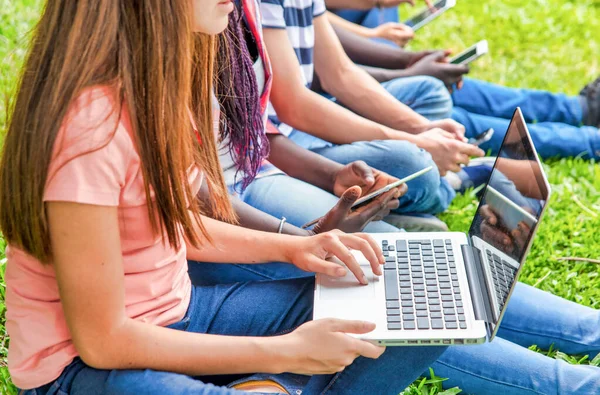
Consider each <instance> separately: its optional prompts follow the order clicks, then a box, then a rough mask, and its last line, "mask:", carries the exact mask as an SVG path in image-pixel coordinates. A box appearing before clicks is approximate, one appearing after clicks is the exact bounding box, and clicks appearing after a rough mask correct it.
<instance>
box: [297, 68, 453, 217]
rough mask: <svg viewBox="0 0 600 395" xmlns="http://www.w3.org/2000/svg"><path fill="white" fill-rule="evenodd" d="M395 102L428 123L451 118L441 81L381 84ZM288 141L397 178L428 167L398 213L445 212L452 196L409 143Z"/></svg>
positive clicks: (422, 79) (425, 79)
mask: <svg viewBox="0 0 600 395" xmlns="http://www.w3.org/2000/svg"><path fill="white" fill-rule="evenodd" d="M383 85H384V86H385V87H386V88H387V89H388V90H390V91H393V92H394V93H395V94H394V96H396V97H397V98H399V99H401V101H402V102H404V103H407V104H408V105H410V106H411V107H412V108H414V109H415V111H417V112H419V113H420V114H421V115H423V116H426V117H428V118H430V119H441V118H446V117H449V116H450V113H451V110H452V101H451V98H450V95H449V93H448V90H447V89H446V88H445V87H444V84H443V83H441V81H439V80H436V79H435V78H431V77H411V78H405V79H396V80H393V81H389V82H386V83H384V84H383ZM289 137H290V139H291V140H292V141H294V142H295V143H296V144H298V145H300V146H302V147H304V148H306V149H310V150H312V151H313V152H316V153H318V154H320V155H323V156H325V157H327V158H329V159H331V160H333V161H335V162H338V163H342V164H348V163H351V162H353V161H356V160H362V161H365V162H366V163H367V164H368V165H369V166H371V167H373V168H375V169H378V170H381V171H383V172H385V173H388V174H390V175H392V176H394V177H397V178H403V177H406V176H408V175H410V174H412V173H414V172H416V171H418V170H421V169H423V168H425V167H427V166H433V167H434V170H433V171H430V172H429V173H427V174H425V175H423V176H421V177H419V178H416V179H414V180H412V181H410V182H408V184H407V185H408V193H407V194H406V195H405V196H403V197H402V198H401V199H400V207H399V208H398V210H396V212H397V213H420V214H437V213H440V212H442V211H444V210H445V209H446V208H448V206H449V205H450V203H451V202H452V199H454V196H455V192H454V190H453V189H452V188H451V187H450V185H449V184H448V183H447V182H446V180H444V179H442V178H440V175H439V172H438V171H437V166H436V165H435V163H434V162H433V160H432V159H431V155H430V154H429V153H428V152H426V151H424V150H422V149H419V148H418V147H417V146H415V145H414V144H412V143H408V142H406V141H399V140H378V141H359V142H355V143H352V144H344V145H335V144H333V143H330V142H327V141H325V140H322V139H320V138H318V137H315V136H312V135H309V134H307V133H304V132H300V131H298V130H294V131H292V133H291V134H290V136H289Z"/></svg>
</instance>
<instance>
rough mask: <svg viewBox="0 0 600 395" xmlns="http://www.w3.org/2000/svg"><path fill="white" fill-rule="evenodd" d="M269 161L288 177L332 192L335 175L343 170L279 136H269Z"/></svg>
mask: <svg viewBox="0 0 600 395" xmlns="http://www.w3.org/2000/svg"><path fill="white" fill-rule="evenodd" d="M268 137H269V142H270V145H271V151H270V153H269V161H270V162H271V163H273V164H274V165H275V166H277V167H278V168H279V169H281V170H283V171H284V172H285V173H287V174H288V175H289V176H291V177H294V178H297V179H299V180H302V181H304V182H307V183H309V184H312V185H315V186H317V187H319V188H321V189H323V190H325V191H328V192H333V184H334V182H335V175H336V173H337V172H338V171H339V170H340V169H342V168H343V166H342V165H341V164H339V163H337V162H334V161H332V160H330V159H327V158H326V157H324V156H322V155H319V154H315V153H314V152H312V151H309V150H307V149H305V148H302V147H300V146H299V145H298V144H296V143H294V142H293V141H292V140H290V139H289V138H287V137H286V136H284V135H281V134H269V135H268Z"/></svg>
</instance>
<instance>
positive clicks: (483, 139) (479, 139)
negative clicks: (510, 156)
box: [469, 128, 494, 147]
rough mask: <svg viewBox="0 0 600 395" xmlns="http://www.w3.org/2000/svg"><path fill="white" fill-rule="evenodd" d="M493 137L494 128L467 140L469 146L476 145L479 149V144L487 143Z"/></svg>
mask: <svg viewBox="0 0 600 395" xmlns="http://www.w3.org/2000/svg"><path fill="white" fill-rule="evenodd" d="M493 135H494V128H489V129H488V130H486V131H485V132H483V133H481V134H478V135H477V136H475V137H473V138H471V139H469V144H473V145H476V146H478V147H479V146H480V145H481V144H483V143H487V142H488V141H490V140H491V139H492V136H493Z"/></svg>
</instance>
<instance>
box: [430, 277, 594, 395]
mask: <svg viewBox="0 0 600 395" xmlns="http://www.w3.org/2000/svg"><path fill="white" fill-rule="evenodd" d="M534 344H535V345H537V346H538V347H540V348H542V349H549V348H550V346H554V347H555V348H557V349H559V350H560V351H563V352H566V353H569V354H576V355H577V354H588V355H590V358H593V357H594V356H595V355H596V354H598V352H599V351H600V313H599V312H598V311H597V310H594V309H591V308H589V307H585V306H582V305H579V304H576V303H574V302H569V301H567V300H565V299H562V298H559V297H557V296H554V295H551V294H549V293H547V292H544V291H541V290H539V289H537V288H534V287H531V286H529V285H525V284H522V283H518V284H517V286H516V288H515V291H514V292H513V295H512V297H511V299H510V301H509V303H508V307H507V311H506V313H505V315H504V319H503V320H502V323H501V325H500V329H499V331H498V337H497V338H496V339H494V341H493V342H491V343H489V344H485V345H482V346H474V347H452V348H450V349H449V350H448V352H447V353H445V354H444V355H443V356H442V357H441V358H440V360H439V361H438V362H436V363H435V364H434V370H435V372H436V374H438V375H441V376H443V377H450V380H449V381H448V382H447V385H448V386H455V385H458V386H460V387H461V389H463V390H464V391H466V392H467V393H476V394H484V393H494V394H496V393H498V394H500V393H502V394H509V395H512V394H597V393H600V369H599V368H597V367H593V366H582V365H570V364H567V363H565V362H563V361H557V360H555V359H552V358H548V357H546V356H544V355H541V354H538V353H535V352H533V351H530V350H528V349H527V347H529V346H531V345H534Z"/></svg>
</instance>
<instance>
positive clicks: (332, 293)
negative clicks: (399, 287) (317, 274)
mask: <svg viewBox="0 0 600 395" xmlns="http://www.w3.org/2000/svg"><path fill="white" fill-rule="evenodd" d="M365 275H366V276H367V280H369V284H368V285H362V284H360V283H359V282H358V280H357V279H356V277H354V274H352V272H351V271H350V270H348V272H347V273H346V275H345V276H344V277H339V278H337V277H329V276H322V277H321V288H320V290H321V292H320V295H319V297H320V298H321V299H322V300H358V299H360V300H366V299H375V281H379V278H378V277H377V276H375V275H374V274H373V273H369V272H367V271H365Z"/></svg>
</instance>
